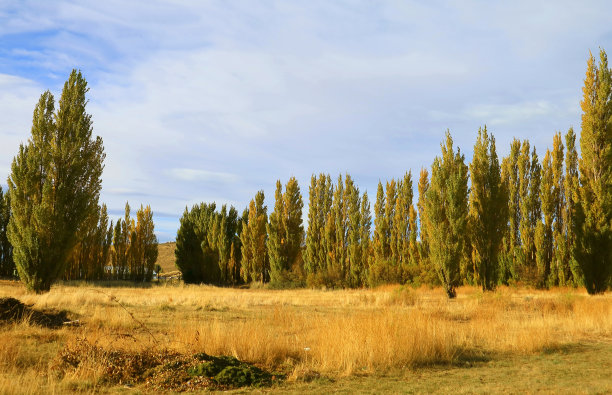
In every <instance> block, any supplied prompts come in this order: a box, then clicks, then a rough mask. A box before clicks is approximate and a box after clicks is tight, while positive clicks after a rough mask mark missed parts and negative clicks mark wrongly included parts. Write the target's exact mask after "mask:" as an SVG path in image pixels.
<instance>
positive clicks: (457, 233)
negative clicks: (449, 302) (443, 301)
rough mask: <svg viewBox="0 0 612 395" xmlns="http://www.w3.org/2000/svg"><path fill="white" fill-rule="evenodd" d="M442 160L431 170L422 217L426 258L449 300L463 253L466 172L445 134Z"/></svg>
mask: <svg viewBox="0 0 612 395" xmlns="http://www.w3.org/2000/svg"><path fill="white" fill-rule="evenodd" d="M440 147H441V149H442V156H441V157H436V158H435V160H434V163H433V165H432V168H431V184H430V186H429V188H428V190H427V193H426V199H425V210H424V211H425V213H424V214H425V217H426V222H427V237H428V241H429V257H430V259H431V262H432V263H433V265H434V266H435V268H436V272H437V273H438V276H439V278H440V281H441V282H442V285H443V287H444V289H445V291H446V293H447V295H448V297H449V298H454V297H455V296H456V291H455V287H456V286H457V285H459V284H460V278H459V264H460V260H461V258H462V256H463V253H464V248H465V238H466V228H467V219H468V186H467V184H468V168H467V165H466V164H465V157H464V155H462V154H461V150H459V149H457V152H455V151H454V150H453V139H452V138H451V135H450V132H448V131H447V132H446V142H445V143H444V144H440Z"/></svg>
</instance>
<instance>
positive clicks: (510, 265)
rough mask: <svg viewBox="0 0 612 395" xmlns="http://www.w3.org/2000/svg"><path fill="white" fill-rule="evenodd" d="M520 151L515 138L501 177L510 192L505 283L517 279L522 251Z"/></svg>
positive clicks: (502, 267)
mask: <svg viewBox="0 0 612 395" xmlns="http://www.w3.org/2000/svg"><path fill="white" fill-rule="evenodd" d="M520 153H521V142H520V141H519V140H517V139H514V140H512V143H511V144H510V154H509V155H508V156H507V157H505V158H504V159H503V160H502V171H501V177H502V182H503V183H504V184H505V185H506V187H507V192H508V225H507V226H506V232H505V234H504V237H503V239H502V245H503V247H502V249H503V252H502V254H501V256H500V280H501V282H502V283H504V284H508V283H510V281H513V280H516V279H517V266H518V260H519V256H520V251H521V238H520V223H521V209H520V204H521V190H520V181H519V180H520V179H519V156H520Z"/></svg>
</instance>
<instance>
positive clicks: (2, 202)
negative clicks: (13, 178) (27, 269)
mask: <svg viewBox="0 0 612 395" xmlns="http://www.w3.org/2000/svg"><path fill="white" fill-rule="evenodd" d="M10 218H11V201H10V195H9V194H8V193H6V194H4V193H3V191H2V187H1V186H0V276H12V275H13V272H14V270H15V262H13V246H12V245H11V243H10V242H9V240H8V236H7V233H6V232H7V228H8V223H9V219H10Z"/></svg>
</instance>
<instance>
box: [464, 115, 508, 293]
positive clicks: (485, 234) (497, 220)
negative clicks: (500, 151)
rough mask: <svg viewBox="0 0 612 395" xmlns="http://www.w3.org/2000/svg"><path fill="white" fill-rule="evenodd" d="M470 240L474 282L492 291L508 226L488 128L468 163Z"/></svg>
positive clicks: (502, 185) (481, 132) (504, 192)
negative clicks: (474, 273) (474, 272)
mask: <svg viewBox="0 0 612 395" xmlns="http://www.w3.org/2000/svg"><path fill="white" fill-rule="evenodd" d="M470 179H471V181H472V186H471V189H470V201H469V205H470V229H471V232H470V235H471V237H470V240H471V242H472V260H473V262H474V266H475V269H476V274H477V278H476V280H477V282H478V283H479V285H480V286H481V287H482V290H483V291H491V290H493V289H495V287H496V285H497V281H498V275H499V261H498V257H499V253H500V252H501V247H502V237H503V236H504V232H505V231H506V226H507V223H508V193H507V190H506V184H505V183H503V182H502V179H501V169H500V166H499V160H498V159H497V152H496V150H495V138H494V137H493V135H489V134H488V133H487V127H486V126H485V127H484V129H478V138H477V140H476V144H475V145H474V157H473V159H472V163H471V164H470Z"/></svg>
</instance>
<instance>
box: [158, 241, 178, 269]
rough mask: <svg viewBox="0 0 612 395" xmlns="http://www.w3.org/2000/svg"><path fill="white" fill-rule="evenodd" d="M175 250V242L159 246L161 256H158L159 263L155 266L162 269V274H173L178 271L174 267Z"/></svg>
mask: <svg viewBox="0 0 612 395" xmlns="http://www.w3.org/2000/svg"><path fill="white" fill-rule="evenodd" d="M175 248H176V243H175V242H174V241H172V242H168V243H162V244H160V245H159V250H158V251H159V255H158V256H157V262H155V264H157V265H159V266H161V267H162V273H168V272H173V271H175V270H176V266H174V249H175Z"/></svg>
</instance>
